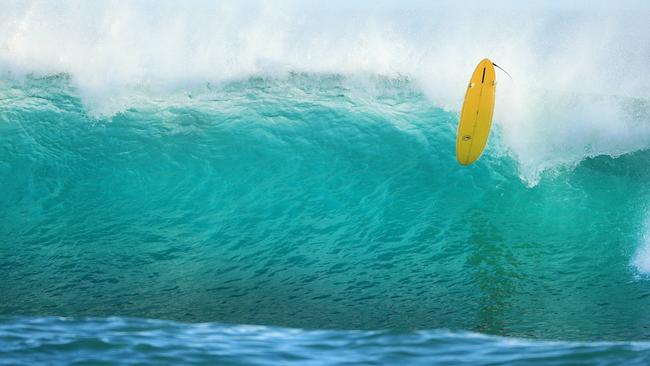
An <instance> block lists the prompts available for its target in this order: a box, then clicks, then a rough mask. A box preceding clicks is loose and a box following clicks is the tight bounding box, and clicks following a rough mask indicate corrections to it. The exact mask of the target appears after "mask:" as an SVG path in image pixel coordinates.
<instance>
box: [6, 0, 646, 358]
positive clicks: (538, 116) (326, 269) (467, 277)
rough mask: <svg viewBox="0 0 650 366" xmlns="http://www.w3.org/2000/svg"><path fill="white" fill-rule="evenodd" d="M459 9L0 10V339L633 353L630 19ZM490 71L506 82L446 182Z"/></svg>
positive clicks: (308, 5) (637, 17)
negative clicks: (150, 338) (23, 333)
mask: <svg viewBox="0 0 650 366" xmlns="http://www.w3.org/2000/svg"><path fill="white" fill-rule="evenodd" d="M188 4H189V5H188ZM475 5H476V8H473V10H466V9H460V8H458V7H457V6H456V5H453V4H444V3H442V4H436V5H430V4H421V3H418V2H407V3H406V4H404V5H401V6H400V7H397V6H395V5H394V4H392V3H390V2H385V1H380V2H377V3H373V4H372V5H371V4H364V5H346V4H343V2H334V3H333V4H330V5H327V6H326V5H322V4H317V3H315V2H300V3H299V2H291V1H287V2H273V3H271V2H263V1H257V2H252V1H251V2H236V3H235V2H229V1H223V2H219V3H218V4H214V3H212V2H203V1H195V2H191V3H183V4H180V3H172V2H156V3H153V2H148V1H141V2H137V3H122V2H110V1H96V2H81V3H73V2H57V3H50V2H41V1H29V2H23V1H5V2H4V4H3V11H2V12H1V13H0V73H1V74H0V192H2V193H1V194H0V278H2V281H0V314H3V315H10V316H26V318H7V319H6V320H3V324H5V325H4V327H5V328H4V330H3V331H0V337H2V336H3V335H2V334H5V335H6V334H8V333H6V332H8V331H7V327H8V328H11V327H14V326H16V327H29V326H31V325H30V324H41V323H42V324H44V325H43V326H42V327H40V326H36V328H35V330H34V332H35V333H32V334H31V336H33V337H36V335H37V334H40V332H43V331H45V330H46V329H48V328H49V329H51V331H52V332H54V333H56V332H57V331H58V329H59V328H57V327H58V326H59V325H60V326H61V327H63V328H62V329H69V330H70V331H72V332H77V331H78V332H80V334H84V333H83V332H90V331H92V330H93V329H97V330H102V329H103V330H106V332H111V331H112V330H111V329H114V328H113V327H115V326H116V325H115V324H122V323H121V322H124V323H125V324H131V325H133V326H134V327H135V328H136V330H135V331H134V332H135V333H134V334H133V336H134V337H136V338H137V337H139V335H138V334H140V333H138V332H139V331H138V330H137V329H140V328H139V327H141V326H142V327H144V329H149V327H150V326H151V327H156V326H160V327H162V328H164V329H167V328H166V327H170V328H169V329H182V332H187V333H183V334H185V335H187V334H194V333H193V332H195V331H196V329H200V327H201V326H200V325H196V326H195V325H190V324H187V323H189V322H201V323H204V322H217V323H231V324H235V325H233V326H222V325H218V324H213V325H208V326H207V327H208V328H210V329H211V330H210V332H215V334H222V333H228V332H231V331H232V332H235V333H237V332H239V331H240V328H239V327H240V326H241V324H260V325H267V326H269V327H270V328H259V329H258V330H259V337H261V338H260V339H265V340H266V339H267V338H265V337H266V335H268V334H269V332H270V333H273V334H274V333H275V332H278V333H279V334H281V335H282V334H285V335H286V334H294V333H292V332H298V333H296V334H300V335H301V336H299V337H298V338H300V337H302V336H303V335H304V337H305V339H306V340H311V339H319V338H318V337H320V336H323V337H324V338H323V342H324V344H325V345H326V346H327V345H328V344H329V343H328V342H329V341H330V340H331V339H332V338H331V337H343V338H344V339H346V341H345V342H347V341H350V342H354V340H355V339H357V338H355V337H361V338H360V339H363V342H366V341H368V342H370V343H369V344H371V343H372V342H376V341H377V342H380V343H381V342H388V343H390V342H395V344H396V347H398V348H399V345H400V344H401V343H400V342H402V341H404V339H405V338H404V337H406V339H408V341H409V342H410V340H412V339H413V340H414V341H416V342H419V340H422V342H423V343H422V344H425V345H428V344H429V343H428V342H433V343H436V342H440V343H441V344H443V346H442V347H445V345H450V346H449V347H450V348H449V350H453V349H455V348H454V347H455V345H456V344H460V345H461V346H459V347H465V346H466V345H467V346H468V347H470V348H471V347H473V345H474V344H475V343H474V339H476V338H475V337H477V336H476V334H475V333H466V332H479V333H487V334H492V335H497V336H508V337H522V338H536V339H541V338H543V339H555V340H565V341H569V340H570V341H585V340H589V341H595V340H602V341H626V342H633V341H642V340H648V339H649V338H650V332H649V329H650V314H649V313H648V311H646V309H648V308H649V306H650V296H648V294H650V281H648V280H647V277H648V274H649V273H650V239H649V237H650V234H648V233H650V229H649V228H650V218H649V217H650V216H649V214H650V212H649V211H648V204H649V203H650V186H649V185H648V184H647V182H648V181H649V179H650V169H648V166H650V165H649V164H650V89H648V88H649V87H650V80H649V79H648V73H647V67H648V60H650V42H649V39H648V37H649V35H648V33H647V31H646V30H647V19H648V18H649V15H650V10H649V9H650V8H649V7H648V5H647V4H643V3H640V2H627V3H620V4H618V5H616V7H614V5H611V4H600V5H598V4H596V5H594V6H590V7H589V10H584V9H583V7H582V6H580V5H578V6H573V5H572V6H569V5H567V6H565V7H560V6H559V5H558V6H556V7H555V8H544V7H543V6H542V5H531V6H528V7H523V6H521V7H517V6H516V5H512V4H507V3H499V2H497V3H496V4H495V5H494V6H493V7H491V8H489V9H488V8H482V7H481V6H482V5H478V4H475ZM583 5H586V3H585V4H583ZM590 5H591V3H590ZM479 21H480V22H481V24H483V27H484V29H483V31H482V32H480V33H477V32H476V28H475V24H478V22H479ZM486 56H488V57H490V58H492V59H493V60H495V61H496V62H497V63H498V64H500V65H501V66H504V67H505V68H506V69H507V70H508V71H509V72H510V74H512V75H513V79H514V80H513V81H510V80H508V79H507V78H505V77H504V75H503V74H498V76H497V77H498V78H499V81H500V84H499V86H498V88H497V102H496V103H497V105H496V112H495V113H496V114H495V124H494V127H493V133H492V135H491V138H490V141H489V145H488V148H487V150H486V151H485V153H484V155H483V157H482V158H481V159H480V160H479V162H478V163H476V164H474V165H472V166H471V167H469V168H463V167H460V166H459V165H458V164H457V163H456V161H455V157H454V153H455V151H454V145H455V133H456V127H457V121H458V109H459V107H460V105H461V103H462V97H463V94H464V88H465V85H466V82H467V78H469V75H470V73H471V70H472V69H473V67H474V66H475V64H476V62H478V60H480V59H482V58H483V57H486ZM44 316H64V317H71V318H72V319H77V320H59V319H55V318H47V317H44ZM84 317H99V318H92V319H86V318H84ZM111 317H117V318H111ZM120 317H126V318H120ZM131 317H133V318H150V319H168V320H172V321H179V322H186V323H165V322H160V323H157V322H156V321H153V320H152V321H147V320H132V319H131ZM129 319H131V320H129ZM115 322H117V323H115ZM121 326H122V325H119V327H121ZM128 326H130V325H128ZM128 326H127V327H128ZM119 327H118V328H119ZM275 327H291V328H302V329H321V330H320V331H316V333H313V332H311V331H293V330H292V331H289V330H286V329H285V328H275ZM44 329H45V330H44ZM119 329H121V328H119ZM244 329H249V328H244ZM255 329H256V328H255ZM331 329H360V330H364V331H362V332H352V331H350V332H347V331H343V332H335V331H331V332H330V330H331ZM425 329H429V330H427V331H423V332H421V333H418V332H415V333H413V332H412V331H413V330H425ZM431 329H452V331H453V332H452V333H445V332H442V331H437V330H431ZM393 331H395V332H403V333H400V334H406V335H405V336H404V335H402V336H399V335H393V334H392V333H391V332H393ZM2 332H5V333H2ZM120 332H121V331H120ZM144 332H147V331H146V330H145V331H144ZM164 332H166V331H163V333H161V342H163V343H164V340H165V339H167V338H168V337H170V334H169V333H164ZM170 332H171V331H170ZM253 332H255V330H253ZM319 332H320V333H319ZM409 332H410V333H409ZM454 332H461V333H454ZM464 332H465V333H464ZM54 333H52V334H53V335H52V337H54V338H52V339H55V340H56V337H58V336H57V335H56V334H54ZM199 333H200V332H199ZM197 334H198V333H197ZM185 335H184V336H182V337H185ZM129 336H130V335H128V334H125V337H127V338H128V337H129ZM11 337H12V336H11V335H10V336H9V339H8V340H7V338H5V339H4V340H2V339H0V349H1V348H2V347H15V345H12V344H13V343H11V342H13V341H12V340H11V339H12V338H11ZM28 337H29V336H28ZM44 337H47V336H44ZM182 337H181V338H178V339H174V340H172V341H171V342H176V341H178V342H184V341H186V338H182ZM233 337H234V336H233ZM310 337H316V338H310ZM410 337H413V338H410ZM480 337H483V336H480ZM480 337H479V338H480ZM485 337H486V338H480V339H481V341H477V342H478V343H477V346H476V347H477V348H476V349H473V348H471V349H472V350H478V349H480V348H481V347H483V346H485V347H486V349H492V350H494V352H497V353H499V352H501V350H502V348H500V347H501V344H502V343H501V342H502V339H501V338H491V337H487V336H485ZM197 338H200V336H197ZM280 339H282V338H280ZM513 339H514V338H513ZM100 341H101V340H100ZM100 341H98V342H100ZM232 341H233V342H236V339H233V340H232ZM44 342H45V343H44V344H49V343H48V342H50V340H48V339H45V340H44ZM80 342H81V344H80V345H79V347H81V348H80V349H82V350H84V349H86V348H85V347H89V349H92V348H93V347H95V346H96V345H97V344H95V343H92V342H91V343H92V344H85V343H83V341H80ZM93 342H94V341H93ZM101 342H104V341H101ZM126 342H127V344H130V343H128V342H130V341H129V340H128V339H127V340H126ZM296 342H298V341H296ZM447 342H450V343H447ZM457 342H458V343H457ZM525 342H528V341H525ZM531 342H532V341H531ZM109 343H110V342H109ZM344 344H345V343H344ZM495 344H496V345H495ZM563 344H564V346H563V347H565V348H563V351H566V352H567V353H566V355H564V354H563V355H562V356H560V357H565V356H566V357H567V358H566V359H565V361H566V360H571V358H570V357H571V356H568V355H569V354H571V353H572V352H577V354H578V355H580V354H581V353H580V352H582V351H584V352H587V353H589V352H592V351H593V352H596V354H607V355H609V354H610V353H608V352H609V351H610V350H613V351H612V352H613V353H612V355H614V357H619V356H620V357H623V358H625V357H627V353H626V352H628V350H629V349H634V347H636V346H635V345H637V344H636V343H615V344H614V343H607V344H600V343H593V344H591V345H590V346H585V345H584V344H582V343H580V344H576V343H571V342H567V343H563ZM548 345H549V344H548V343H535V342H533V343H531V347H532V348H530V349H529V348H527V346H524V347H523V348H518V349H517V352H528V350H530V352H532V353H533V354H534V353H535V352H536V350H542V352H546V351H547V350H548V349H547V348H546V347H547V346H548ZM104 346H106V347H112V346H110V345H109V346H107V345H106V344H99V347H104ZM412 346H413V348H412V350H413V352H415V353H418V352H420V351H421V349H420V348H418V347H419V346H417V345H412ZM592 346H593V347H592ZM601 346H602V347H604V348H600V347H601ZM44 347H45V349H48V347H49V346H47V345H46V346H44ZM74 347H76V346H72V349H75V348H74ZM143 347H145V346H143ZM179 347H180V346H179ZM242 347H244V350H245V351H246V352H248V351H247V350H248V348H246V347H247V346H246V345H243V346H242ZM297 347H300V346H297ZM409 347H410V346H409ZM490 347H494V348H490ZM537 347H539V348H537ZM645 347H646V346H645V345H643V346H642V347H641V349H640V351H639V353H638V356H639V357H641V358H642V359H643V358H647V356H646V352H647V351H645V349H646V348H645ZM118 348H119V347H118ZM133 349H136V348H133ZM137 349H140V348H137ZM463 349H464V348H463ZM601 351H602V352H603V353H600V352H601ZM83 352H85V351H83ZM83 352H82V353H83ZM120 352H121V351H120ZM125 352H127V353H128V350H127V351H125ZM206 352H209V350H206ZM301 352H303V350H302V349H298V350H297V353H298V354H299V355H300V354H301ZM359 352H361V353H362V351H359ZM386 352H388V353H387V356H386V357H392V356H390V352H392V351H391V349H387V350H386ZM450 352H451V353H450V354H452V353H453V352H452V351H450ZM476 352H478V351H476ZM181 353H182V352H181ZM365 355H366V356H367V353H366V354H365ZM499 355H500V354H499ZM180 357H184V356H180ZM359 357H361V356H359ZM364 357H365V356H364ZM495 357H497V356H496V355H495ZM499 357H501V356H499ZM549 357H552V356H551V355H549ZM576 357H581V356H576ZM585 357H591V356H589V355H587V356H585ZM382 360H383V359H382ZM382 360H380V361H382ZM496 360H497V361H498V360H501V358H496ZM616 360H618V359H616ZM497 361H495V362H497ZM628 361H631V359H629V360H628ZM391 362H392V361H391ZM413 362H417V359H414V361H413ZM498 362H500V361H498ZM504 362H505V361H504ZM567 362H568V361H567ZM560 363H561V362H560ZM565 363H566V362H565ZM569 363H571V362H569Z"/></svg>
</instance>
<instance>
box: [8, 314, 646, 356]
mask: <svg viewBox="0 0 650 366" xmlns="http://www.w3.org/2000/svg"><path fill="white" fill-rule="evenodd" d="M0 351H1V352H4V354H5V355H7V357H6V358H4V359H3V361H5V362H7V363H8V364H12V365H33V364H37V363H39V364H40V363H47V364H49V365H63V364H70V363H78V364H102V365H113V364H115V365H124V364H128V365H131V364H133V365H142V364H176V365H178V364H183V365H187V364H190V365H194V364H197V365H204V364H228V365H279V364H282V365H305V364H309V365H332V364H341V363H343V364H355V365H356V364H363V365H376V364H395V363H398V362H399V363H400V364H403V365H422V364H427V365H448V364H450V363H453V364H455V365H494V364H508V365H565V364H567V363H571V364H578V365H591V364H613V365H622V364H625V365H647V363H648V360H649V359H650V345H649V344H647V343H644V342H610V343H607V342H590V343H582V342H548V341H528V340H520V339H513V338H502V337H495V336H486V335H482V334H476V333H470V332H450V331H444V330H437V331H420V332H388V331H333V330H317V331H309V330H298V329H286V328H275V327H262V326H244V325H223V324H210V323H204V324H184V323H175V322H169V321H160V320H139V319H129V318H117V317H111V318H106V319H99V318H90V319H60V318H38V319H33V318H0Z"/></svg>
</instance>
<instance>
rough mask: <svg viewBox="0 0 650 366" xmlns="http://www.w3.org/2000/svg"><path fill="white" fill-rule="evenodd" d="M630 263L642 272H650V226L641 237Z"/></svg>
mask: <svg viewBox="0 0 650 366" xmlns="http://www.w3.org/2000/svg"><path fill="white" fill-rule="evenodd" d="M632 265H633V266H634V267H635V268H636V269H637V270H638V271H639V272H640V273H642V274H646V275H647V274H650V228H647V229H646V231H645V233H644V234H643V236H642V238H641V245H640V246H639V248H638V249H637V251H636V254H635V255H634V259H633V260H632Z"/></svg>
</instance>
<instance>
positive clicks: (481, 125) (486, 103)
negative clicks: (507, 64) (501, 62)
mask: <svg viewBox="0 0 650 366" xmlns="http://www.w3.org/2000/svg"><path fill="white" fill-rule="evenodd" d="M496 85H497V82H496V75H495V73H494V66H493V64H492V61H490V60H488V59H487V58H486V59H484V60H483V61H481V62H479V64H478V66H476V69H475V70H474V73H473V74H472V78H471V79H470V81H469V85H468V86H467V92H466V93H465V101H464V102H463V109H462V111H461V112H460V121H459V122H458V136H457V137H456V160H458V162H459V163H460V164H461V165H469V164H471V163H473V162H475V161H476V160H477V159H478V158H479V157H480V156H481V154H482V153H483V149H485V145H486V144H487V140H488V136H490V127H492V114H493V112H494V94H495V93H496Z"/></svg>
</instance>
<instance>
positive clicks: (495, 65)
mask: <svg viewBox="0 0 650 366" xmlns="http://www.w3.org/2000/svg"><path fill="white" fill-rule="evenodd" d="M492 65H494V67H496V68H498V69H499V70H501V71H503V72H505V73H506V75H508V77H509V78H510V80H512V81H515V80H514V79H513V78H512V76H510V74H508V72H507V71H506V70H504V69H503V68H501V66H499V65H497V64H495V63H494V62H493V63H492Z"/></svg>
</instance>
